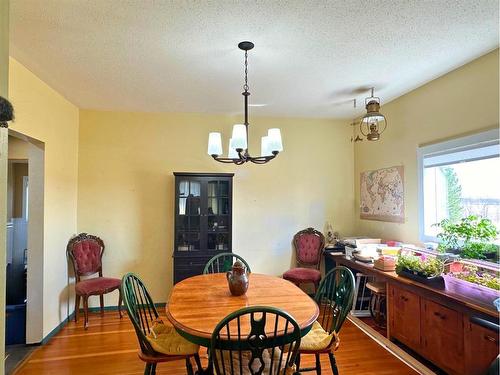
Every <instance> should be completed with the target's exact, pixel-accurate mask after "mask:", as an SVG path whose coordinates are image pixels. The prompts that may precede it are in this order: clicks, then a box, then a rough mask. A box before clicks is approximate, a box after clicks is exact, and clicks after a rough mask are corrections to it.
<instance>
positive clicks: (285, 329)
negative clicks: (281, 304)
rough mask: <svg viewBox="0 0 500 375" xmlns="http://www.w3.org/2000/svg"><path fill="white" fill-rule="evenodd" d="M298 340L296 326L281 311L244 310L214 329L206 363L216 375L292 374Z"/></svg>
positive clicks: (266, 309) (248, 308)
mask: <svg viewBox="0 0 500 375" xmlns="http://www.w3.org/2000/svg"><path fill="white" fill-rule="evenodd" d="M300 338H301V335H300V327H299V325H298V324H297V322H296V321H295V320H294V319H293V318H292V316H290V315H289V314H288V313H286V312H285V311H282V310H279V309H277V308H274V307H267V306H252V307H246V308H243V309H240V310H238V311H235V312H234V313H232V314H229V315H228V316H226V317H225V318H224V319H222V320H221V321H220V322H219V324H217V326H216V327H215V329H214V332H213V334H212V339H211V343H210V362H211V365H213V368H214V369H215V373H216V374H218V375H221V374H234V375H237V374H241V375H243V374H251V375H260V374H270V375H274V374H276V375H278V374H279V375H283V374H285V373H286V374H288V373H292V370H291V368H290V367H291V366H292V365H293V363H294V362H295V358H296V355H297V352H298V349H299V346H300ZM287 369H288V370H289V371H286V370H287Z"/></svg>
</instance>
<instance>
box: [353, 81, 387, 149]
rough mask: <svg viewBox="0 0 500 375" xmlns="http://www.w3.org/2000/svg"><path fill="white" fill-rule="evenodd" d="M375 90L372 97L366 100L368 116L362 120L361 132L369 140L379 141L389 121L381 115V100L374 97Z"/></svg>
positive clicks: (372, 89) (360, 124)
mask: <svg viewBox="0 0 500 375" xmlns="http://www.w3.org/2000/svg"><path fill="white" fill-rule="evenodd" d="M373 91H374V88H373V87H372V88H371V96H370V97H368V98H366V99H365V106H366V114H365V115H364V116H363V117H362V118H361V121H360V123H359V130H360V132H361V134H363V135H364V136H365V137H366V139H367V140H369V141H378V140H379V139H380V134H382V133H383V132H384V131H385V129H386V128H387V120H386V118H385V116H384V115H383V114H382V113H380V112H379V111H380V98H378V97H375V96H373Z"/></svg>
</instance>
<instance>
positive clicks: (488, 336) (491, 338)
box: [484, 335, 497, 342]
mask: <svg viewBox="0 0 500 375" xmlns="http://www.w3.org/2000/svg"><path fill="white" fill-rule="evenodd" d="M484 338H485V339H486V340H488V341H491V342H496V341H497V340H496V339H495V338H494V337H491V336H490V335H484Z"/></svg>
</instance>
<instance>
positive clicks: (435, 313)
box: [434, 311, 446, 320]
mask: <svg viewBox="0 0 500 375" xmlns="http://www.w3.org/2000/svg"><path fill="white" fill-rule="evenodd" d="M434 315H435V316H437V317H438V318H441V319H443V320H444V319H446V315H443V314H441V313H440V312H437V311H434Z"/></svg>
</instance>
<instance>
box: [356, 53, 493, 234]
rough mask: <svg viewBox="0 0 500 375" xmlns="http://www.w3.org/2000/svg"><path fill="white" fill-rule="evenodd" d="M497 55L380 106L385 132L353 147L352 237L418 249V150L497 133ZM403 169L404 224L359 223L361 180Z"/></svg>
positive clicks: (482, 59)
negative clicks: (371, 174) (493, 130)
mask: <svg viewBox="0 0 500 375" xmlns="http://www.w3.org/2000/svg"><path fill="white" fill-rule="evenodd" d="M498 82H499V76H498V49H497V50H495V51H493V52H491V53H489V54H487V55H485V56H483V57H480V58H479V59H477V60H475V61H473V62H471V63H470V64H467V65H465V66H463V67H461V68H459V69H457V70H454V71H452V72H450V73H448V74H446V75H444V76H442V77H440V78H438V79H436V80H434V81H432V82H430V83H428V84H426V85H424V86H421V87H419V88H418V89H416V90H414V91H411V92H410V93H408V94H406V95H404V96H401V97H399V98H398V99H396V100H394V101H392V102H390V103H388V104H386V105H383V106H382V109H381V112H382V113H383V114H384V115H386V117H387V119H388V129H387V131H386V132H385V133H384V134H383V135H382V137H381V140H380V141H378V142H367V141H366V140H365V141H363V142H358V143H357V144H356V145H355V152H354V159H355V174H354V181H355V189H356V191H355V192H356V232H357V234H360V235H369V236H376V237H379V236H381V237H382V238H385V239H396V240H401V241H404V242H412V243H419V238H418V200H417V199H418V197H417V153H416V152H417V147H419V146H421V145H424V144H428V143H434V142H438V141H442V140H446V139H449V138H453V137H458V136H461V135H465V134H469V133H473V132H478V131H481V130H485V129H491V128H494V127H498V124H499V121H498V111H499V96H498ZM394 165H404V167H405V171H404V178H405V183H404V188H405V216H406V222H405V223H404V224H395V223H385V222H377V221H369V220H361V219H359V206H360V201H359V176H360V173H361V172H363V171H367V170H373V169H378V168H384V167H390V166H394Z"/></svg>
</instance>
